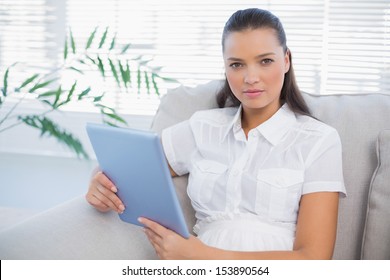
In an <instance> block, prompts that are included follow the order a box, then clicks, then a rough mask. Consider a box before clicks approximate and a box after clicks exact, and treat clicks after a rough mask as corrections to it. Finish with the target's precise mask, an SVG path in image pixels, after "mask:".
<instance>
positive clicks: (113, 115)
mask: <svg viewBox="0 0 390 280" xmlns="http://www.w3.org/2000/svg"><path fill="white" fill-rule="evenodd" d="M103 114H104V115H105V116H107V117H109V118H111V119H114V120H116V121H118V122H121V123H123V124H126V125H127V122H126V121H125V120H124V119H123V118H121V117H120V116H118V115H117V114H115V113H113V114H111V113H103Z"/></svg>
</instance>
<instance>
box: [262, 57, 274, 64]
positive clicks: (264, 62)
mask: <svg viewBox="0 0 390 280" xmlns="http://www.w3.org/2000/svg"><path fill="white" fill-rule="evenodd" d="M272 62H273V60H272V59H270V58H266V59H263V60H262V61H261V64H265V65H267V64H271V63H272Z"/></svg>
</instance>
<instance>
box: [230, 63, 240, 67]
mask: <svg viewBox="0 0 390 280" xmlns="http://www.w3.org/2000/svg"><path fill="white" fill-rule="evenodd" d="M230 67H232V68H239V67H242V64H241V63H238V62H234V63H232V64H230Z"/></svg>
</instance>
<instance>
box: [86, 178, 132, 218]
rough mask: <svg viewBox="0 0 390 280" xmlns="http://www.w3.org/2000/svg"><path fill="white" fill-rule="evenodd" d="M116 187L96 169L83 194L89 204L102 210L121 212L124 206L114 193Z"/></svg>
mask: <svg viewBox="0 0 390 280" xmlns="http://www.w3.org/2000/svg"><path fill="white" fill-rule="evenodd" d="M117 191H118V189H117V188H116V187H115V185H114V184H113V183H112V182H111V180H110V179H108V177H107V176H106V175H104V174H103V172H101V171H97V172H96V174H95V175H94V176H93V177H92V179H91V181H90V183H89V189H88V192H87V194H86V196H85V198H86V199H87V201H88V202H89V204H91V205H92V206H93V207H95V208H96V209H98V210H99V211H102V212H107V211H109V210H113V211H115V212H118V213H122V212H123V211H124V210H125V206H124V205H123V203H122V201H121V200H120V199H119V197H118V196H117V195H116V192H117Z"/></svg>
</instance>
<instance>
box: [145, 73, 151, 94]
mask: <svg viewBox="0 0 390 280" xmlns="http://www.w3.org/2000/svg"><path fill="white" fill-rule="evenodd" d="M144 78H145V84H146V90H147V93H148V94H150V85H149V76H148V73H147V72H146V71H144Z"/></svg>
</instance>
